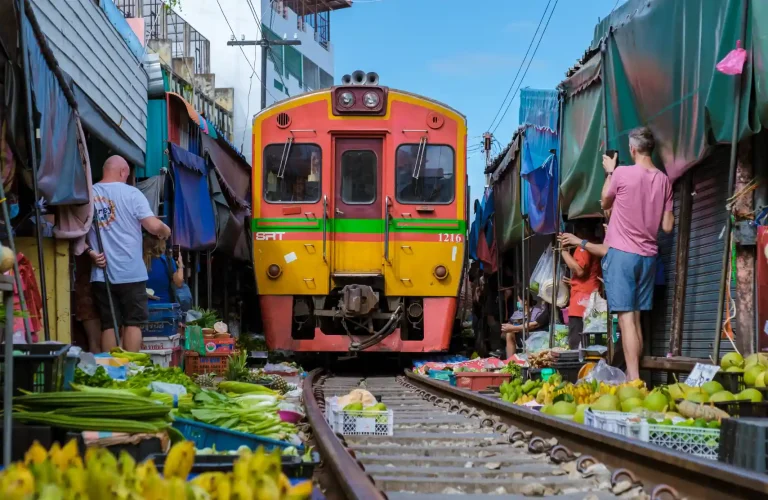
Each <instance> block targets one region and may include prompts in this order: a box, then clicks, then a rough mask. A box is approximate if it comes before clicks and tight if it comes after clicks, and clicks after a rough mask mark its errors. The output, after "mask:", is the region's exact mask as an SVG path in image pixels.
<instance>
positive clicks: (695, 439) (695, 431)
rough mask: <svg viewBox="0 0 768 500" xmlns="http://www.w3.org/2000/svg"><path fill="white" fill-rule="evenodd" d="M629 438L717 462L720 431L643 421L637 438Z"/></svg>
mask: <svg viewBox="0 0 768 500" xmlns="http://www.w3.org/2000/svg"><path fill="white" fill-rule="evenodd" d="M585 414H586V412H585ZM631 437H637V438H638V439H640V440H641V441H645V442H646V443H651V444H655V445H656V446H663V447H664V448H669V449H672V450H675V451H679V452H681V453H685V454H687V455H695V456H697V457H702V458H709V459H712V460H717V452H718V448H719V447H720V429H704V428H701V427H679V426H674V425H658V424H649V423H648V422H646V421H643V422H642V423H641V424H640V427H639V433H638V436H631Z"/></svg>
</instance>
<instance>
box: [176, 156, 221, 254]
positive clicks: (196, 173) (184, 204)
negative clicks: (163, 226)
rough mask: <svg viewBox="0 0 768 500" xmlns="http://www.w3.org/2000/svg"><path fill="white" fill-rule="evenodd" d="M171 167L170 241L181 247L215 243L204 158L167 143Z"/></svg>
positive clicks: (194, 248) (198, 247)
mask: <svg viewBox="0 0 768 500" xmlns="http://www.w3.org/2000/svg"><path fill="white" fill-rule="evenodd" d="M171 167H172V169H171V170H172V172H173V181H174V199H173V227H172V228H171V229H172V230H173V232H172V235H173V236H172V237H173V243H174V244H176V245H179V246H180V247H181V248H182V249H183V250H192V251H201V250H209V249H211V248H213V247H214V246H215V245H216V224H215V220H214V214H213V202H212V201H211V195H210V192H209V190H208V167H207V165H206V164H205V160H203V159H202V158H200V157H199V156H197V155H195V154H192V153H190V152H189V151H186V150H184V149H182V148H180V147H179V146H177V145H175V144H171Z"/></svg>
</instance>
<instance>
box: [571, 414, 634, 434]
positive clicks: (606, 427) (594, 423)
mask: <svg viewBox="0 0 768 500" xmlns="http://www.w3.org/2000/svg"><path fill="white" fill-rule="evenodd" d="M584 425H586V426H587V427H592V428H595V429H600V430H601V431H605V432H610V433H613V434H620V435H622V436H626V437H638V435H639V426H640V417H639V416H638V415H636V414H635V413H624V412H620V411H597V410H593V409H591V408H587V409H586V410H585V411H584Z"/></svg>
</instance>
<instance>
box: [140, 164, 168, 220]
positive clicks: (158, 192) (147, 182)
mask: <svg viewBox="0 0 768 500" xmlns="http://www.w3.org/2000/svg"><path fill="white" fill-rule="evenodd" d="M136 187H137V188H139V191H141V192H142V194H143V195H144V196H145V197H146V198H147V201H148V202H149V208H151V209H152V213H153V214H155V215H160V202H161V201H162V199H163V196H162V195H163V189H164V188H165V173H164V172H161V173H160V174H159V175H155V176H154V177H150V178H149V179H144V180H143V181H139V182H137V183H136Z"/></svg>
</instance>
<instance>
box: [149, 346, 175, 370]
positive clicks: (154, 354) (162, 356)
mask: <svg viewBox="0 0 768 500" xmlns="http://www.w3.org/2000/svg"><path fill="white" fill-rule="evenodd" d="M141 352H142V353H144V354H149V358H150V359H151V360H152V364H154V365H157V366H159V367H161V368H168V367H169V366H171V360H172V359H173V349H149V350H146V351H145V350H142V351H141Z"/></svg>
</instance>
